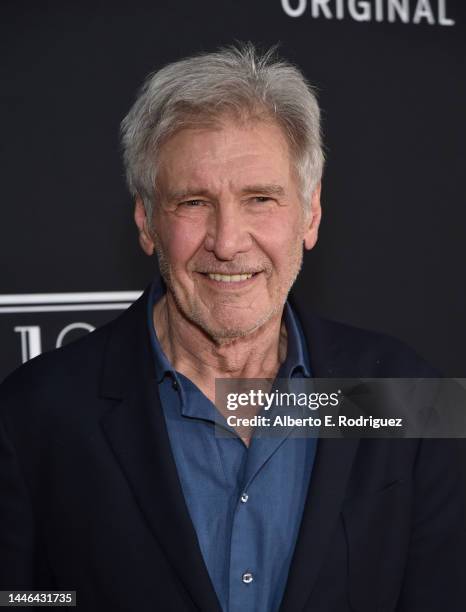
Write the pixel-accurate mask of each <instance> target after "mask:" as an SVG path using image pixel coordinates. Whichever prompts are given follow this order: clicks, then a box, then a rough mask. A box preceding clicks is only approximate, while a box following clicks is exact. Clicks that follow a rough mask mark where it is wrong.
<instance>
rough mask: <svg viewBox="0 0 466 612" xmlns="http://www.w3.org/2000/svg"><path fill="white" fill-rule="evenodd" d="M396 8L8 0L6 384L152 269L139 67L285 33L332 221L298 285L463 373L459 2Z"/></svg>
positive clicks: (1, 257) (379, 2)
mask: <svg viewBox="0 0 466 612" xmlns="http://www.w3.org/2000/svg"><path fill="white" fill-rule="evenodd" d="M389 4H392V5H393V2H392V1H391V0H373V1H368V2H362V1H359V2H358V1H356V2H355V1H352V2H351V0H344V1H342V0H340V1H338V0H329V1H328V2H327V3H325V2H320V3H319V2H315V1H312V0H308V1H307V2H306V1H303V0H294V1H293V0H289V1H288V2H282V1H281V0H256V1H254V2H252V1H251V0H236V1H233V0H222V1H219V0H217V1H213V0H203V1H196V2H193V1H192V0H171V1H160V0H159V1H154V0H153V1H152V2H146V1H142V0H133V2H131V3H130V2H129V1H128V2H111V3H110V2H108V3H105V2H98V1H94V2H92V3H88V2H86V1H80V2H66V1H63V0H62V1H61V2H55V1H53V2H37V1H31V2H20V1H17V0H15V1H14V2H13V1H11V2H5V1H3V3H2V5H1V8H0V11H1V20H0V21H1V26H0V27H1V31H0V41H1V45H2V60H3V61H2V64H3V67H2V69H1V70H2V91H1V100H0V102H1V114H0V116H1V122H2V126H1V130H2V131H1V135H2V137H1V149H2V160H1V172H2V202H1V214H0V219H1V222H0V249H1V253H0V262H1V270H2V272H1V275H0V340H1V346H2V350H1V354H0V379H1V378H2V377H3V376H4V375H5V374H7V373H8V372H9V371H11V370H12V369H13V368H14V367H16V366H17V365H19V363H20V362H21V360H22V359H23V358H25V356H27V353H28V351H27V346H25V344H24V342H25V339H26V337H27V340H28V342H29V349H31V347H32V349H31V350H30V352H32V353H34V352H38V350H46V349H50V348H53V346H55V344H56V342H57V337H58V336H59V335H60V332H61V331H63V330H64V329H65V330H67V329H68V330H69V333H68V334H66V341H68V340H70V339H72V338H73V337H75V335H76V334H79V333H84V330H83V326H82V325H81V326H80V327H79V328H78V329H74V328H73V325H74V323H76V322H78V323H84V324H86V325H88V326H89V325H92V326H96V325H99V324H101V323H103V322H104V321H105V320H107V319H109V318H110V317H113V316H115V314H117V312H118V309H121V308H123V307H125V305H126V304H127V303H129V302H130V301H131V299H133V298H134V297H135V295H136V293H135V292H137V291H138V290H141V289H143V288H144V287H145V285H146V284H147V283H148V281H149V280H150V278H151V277H152V276H153V274H154V270H155V262H154V261H153V260H149V259H146V258H145V256H143V254H142V252H140V251H139V248H138V246H137V241H136V232H135V229H134V227H133V222H132V206H131V201H130V198H129V196H128V194H127V192H126V189H125V185H124V180H123V171H122V166H121V162H120V153H119V143H118V125H119V122H120V120H121V118H122V117H123V116H124V114H125V113H126V112H127V110H128V108H129V106H130V104H131V103H132V100H133V99H134V96H135V92H136V90H137V88H138V86H139V85H140V83H141V81H142V80H143V78H144V77H145V75H146V74H147V73H148V72H150V71H152V70H154V69H157V68H158V67H161V66H162V65H163V64H164V63H166V62H168V61H173V60H175V59H178V58H181V57H183V56H185V55H187V54H190V53H192V52H195V51H200V50H213V49H215V48H216V47H217V46H219V45H224V44H229V43H231V42H233V41H234V40H235V39H236V40H252V41H253V42H255V43H257V44H260V45H262V46H264V47H267V46H269V45H271V44H275V43H277V42H279V43H280V44H281V52H282V54H283V55H284V56H285V57H287V58H288V59H290V60H292V61H295V62H296V63H298V64H299V65H300V66H301V67H302V68H303V70H304V72H305V73H306V75H307V76H308V78H309V79H310V81H311V82H312V83H314V84H315V85H316V86H317V88H318V90H319V99H320V102H321V106H322V109H323V119H324V133H325V142H326V152H327V160H328V161H327V167H326V171H325V177H324V184H323V210H324V219H323V225H322V230H321V234H320V240H319V243H318V246H317V247H316V248H315V249H314V250H313V251H312V252H311V253H309V254H307V255H306V259H305V268H304V271H303V273H302V275H301V278H300V280H299V281H298V287H297V290H298V291H300V292H302V293H304V294H305V295H306V296H307V298H308V300H309V303H310V305H311V306H312V307H313V308H314V309H315V310H316V311H317V312H320V313H321V314H323V315H325V316H328V317H331V318H335V319H338V320H341V321H345V322H349V323H352V324H355V325H359V326H363V327H367V328H372V329H376V330H381V331H385V332H388V333H390V334H392V335H395V336H397V337H399V338H401V339H403V340H404V341H405V342H407V343H409V344H410V345H412V346H413V347H414V348H415V349H417V351H418V352H419V353H421V354H422V355H424V356H425V357H427V358H428V359H429V360H430V361H431V362H432V363H433V364H434V365H435V366H437V367H438V368H440V369H442V370H443V371H444V372H445V373H446V374H448V375H450V376H466V363H465V358H464V346H465V345H466V325H465V312H466V284H465V272H464V268H465V261H466V257H465V256H466V245H465V227H466V223H465V222H466V212H465V202H464V197H463V192H464V189H463V184H464V183H463V182H464V177H465V174H466V156H465V142H466V129H465V122H464V113H465V109H466V83H465V75H466V71H465V61H464V60H465V49H466V38H465V31H464V26H465V23H466V20H465V16H466V15H465V13H466V11H465V8H466V7H465V5H464V4H465V3H464V2H462V0H457V1H456V2H455V1H454V0H443V1H439V2H438V1H437V0H430V2H429V1H428V0H424V1H423V2H418V1H417V0H409V1H408V0H404V2H402V3H400V2H398V4H399V5H400V4H402V5H403V6H405V8H406V9H407V11H408V13H409V18H408V19H407V21H408V23H404V22H402V21H401V20H400V19H399V18H397V19H396V20H395V21H394V22H389V21H388V13H387V7H388V5H389ZM319 5H325V6H326V11H324V9H323V8H321V9H320V10H319ZM337 6H339V7H342V8H343V11H344V17H343V18H342V19H337V18H336V16H337ZM376 6H377V7H378V10H379V11H382V13H383V17H382V21H376V12H375V8H376ZM287 7H288V9H293V8H294V9H296V12H301V13H302V14H301V15H300V16H296V17H292V16H290V15H289V14H287V11H286V10H285V9H286V8H287ZM416 7H417V21H419V23H413V21H415V20H416V19H415V15H416ZM429 9H431V10H429ZM369 10H370V11H371V15H370V19H369V20H367V19H366V21H361V20H359V21H358V20H357V19H361V15H363V16H364V15H366V17H367V16H368V12H369ZM289 12H292V11H291V10H288V13H289ZM329 12H330V14H331V16H332V18H329ZM378 14H379V13H378ZM378 14H377V15H378ZM355 15H356V17H355ZM429 21H433V22H434V23H429ZM452 21H454V24H452ZM442 22H443V23H442ZM129 291H131V292H132V293H125V294H107V293H105V294H101V292H129ZM66 292H79V295H78V296H76V295H71V296H70V295H62V294H64V293H66ZM83 292H86V293H87V292H100V293H99V295H97V294H92V295H82V293H83ZM37 294H41V295H39V296H38V295H37ZM43 294H46V295H43ZM48 294H53V295H48ZM51 303H53V304H55V305H56V304H61V306H59V307H58V308H57V307H56V306H53V305H52V306H51V307H50V304H51ZM89 303H91V304H93V305H94V306H86V304H89ZM44 304H46V306H44ZM63 304H65V306H64V307H62V306H63ZM66 304H67V305H66ZM95 304H97V306H95ZM109 304H110V305H109ZM31 305H32V306H31ZM96 308H98V310H97V309H96ZM69 325H71V326H72V327H68V326H69ZM84 327H85V326H84ZM26 328H27V329H28V331H25V330H26ZM21 329H22V330H23V331H21ZM62 336H63V334H62ZM22 337H23V344H22V343H21V338H22ZM38 337H39V338H40V346H39V348H38ZM26 344H27V342H26ZM34 347H35V350H33V349H34Z"/></svg>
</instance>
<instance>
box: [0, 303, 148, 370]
mask: <svg viewBox="0 0 466 612" xmlns="http://www.w3.org/2000/svg"><path fill="white" fill-rule="evenodd" d="M141 293H142V292H141V291H95V292H84V293H30V294H17V295H0V337H1V339H2V350H1V351H0V380H2V379H3V378H4V377H5V376H6V375H7V374H9V373H10V372H12V371H13V370H14V369H15V368H17V367H18V366H20V365H21V364H22V363H24V362H25V361H28V359H32V358H33V357H36V356H37V355H39V354H40V353H42V352H44V351H49V350H52V349H54V348H59V347H61V346H63V345H65V344H67V343H68V342H71V341H73V340H77V339H78V338H79V337H80V336H82V335H83V334H88V333H90V332H92V331H94V329H96V328H97V327H100V326H101V325H103V324H104V323H107V322H108V321H110V320H111V319H113V318H114V317H115V316H117V315H118V314H120V312H122V311H123V310H126V309H127V308H128V307H129V306H130V305H131V304H132V303H133V302H134V301H135V300H136V299H137V298H138V297H139V296H140V295H141Z"/></svg>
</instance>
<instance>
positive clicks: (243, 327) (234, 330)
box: [191, 308, 280, 344]
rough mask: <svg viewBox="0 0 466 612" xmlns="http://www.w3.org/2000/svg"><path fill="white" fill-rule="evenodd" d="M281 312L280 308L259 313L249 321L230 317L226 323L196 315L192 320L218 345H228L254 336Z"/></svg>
mask: <svg viewBox="0 0 466 612" xmlns="http://www.w3.org/2000/svg"><path fill="white" fill-rule="evenodd" d="M279 310H280V308H274V309H273V310H271V311H269V312H267V313H258V315H257V316H256V317H254V318H249V317H248V320H245V319H241V320H236V321H234V320H232V317H229V318H228V319H225V321H222V320H221V319H217V320H215V321H212V320H209V321H207V320H206V319H204V318H203V317H200V316H196V314H194V316H193V317H192V318H191V320H192V321H193V323H195V324H196V325H197V326H198V327H200V328H201V329H202V330H203V331H204V332H205V333H206V334H207V335H208V336H209V337H210V338H212V340H214V341H215V342H216V343H218V344H226V343H228V342H233V341H234V340H236V339H238V338H244V337H245V336H249V335H250V334H253V333H254V332H255V331H257V330H258V329H259V328H260V327H262V326H263V325H264V324H265V323H267V322H268V321H270V319H271V318H272V317H273V316H274V315H275V314H276V313H277V312H278V311H279Z"/></svg>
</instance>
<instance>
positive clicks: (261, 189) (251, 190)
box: [167, 184, 285, 202]
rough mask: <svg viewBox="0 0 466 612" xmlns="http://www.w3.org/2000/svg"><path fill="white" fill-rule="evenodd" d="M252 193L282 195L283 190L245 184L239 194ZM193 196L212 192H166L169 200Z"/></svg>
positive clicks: (205, 195) (204, 195)
mask: <svg viewBox="0 0 466 612" xmlns="http://www.w3.org/2000/svg"><path fill="white" fill-rule="evenodd" d="M252 193H260V194H263V195H275V196H283V195H284V194H285V190H284V188H283V187H282V186H281V185H274V184H271V185H260V184H257V185H246V186H245V187H243V188H242V189H241V194H243V195H248V194H252ZM195 197H206V198H208V197H212V193H211V192H210V191H209V190H208V189H189V188H187V189H180V190H179V191H171V192H170V193H168V194H167V199H168V201H169V202H173V201H174V200H184V199H186V198H195Z"/></svg>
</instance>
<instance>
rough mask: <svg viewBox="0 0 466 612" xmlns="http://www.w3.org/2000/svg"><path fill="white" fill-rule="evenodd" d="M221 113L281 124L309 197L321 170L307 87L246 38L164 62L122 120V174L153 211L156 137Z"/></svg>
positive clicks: (314, 107)
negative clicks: (226, 46)
mask: <svg viewBox="0 0 466 612" xmlns="http://www.w3.org/2000/svg"><path fill="white" fill-rule="evenodd" d="M225 113H230V114H234V115H235V116H237V117H238V118H243V119H247V118H250V117H261V116H263V115H265V117H266V118H271V119H273V120H275V121H276V122H277V124H278V125H280V126H281V128H282V129H283V131H284V134H285V136H286V138H287V140H288V143H289V146H290V150H291V152H292V155H293V160H294V163H295V169H296V171H297V176H298V179H299V181H300V191H301V195H302V198H303V202H305V203H307V204H309V202H310V198H311V195H312V192H313V191H314V189H315V187H316V185H317V184H318V183H319V181H320V179H321V177H322V170H323V165H324V155H323V151H322V140H321V128H320V111H319V106H318V103H317V99H316V96H315V93H314V90H313V88H312V87H311V86H310V85H309V83H308V82H307V81H306V79H305V77H304V76H303V74H302V73H301V71H300V70H299V69H298V68H296V67H295V66H293V65H292V64H290V63H289V62H287V61H285V60H282V59H279V58H277V57H276V53H275V49H274V48H272V49H270V50H268V51H267V52H265V53H262V54H261V53H260V52H258V51H257V50H256V49H255V48H254V46H253V44H252V43H245V44H244V43H243V44H239V45H238V46H235V47H228V48H223V49H220V50H219V51H217V52H215V53H204V54H201V55H196V56H193V57H188V58H186V59H182V60H180V61H177V62H174V63H172V64H168V65H167V66H165V67H164V68H162V69H161V70H159V71H158V72H155V73H153V74H151V75H149V77H148V78H147V79H146V81H145V83H144V84H143V86H142V88H141V90H140V92H139V95H138V97H137V99H136V102H135V103H134V105H133V106H132V108H131V109H130V111H129V113H128V114H127V115H126V117H125V118H124V119H123V121H122V123H121V140H122V145H123V160H124V164H125V170H126V179H127V183H128V187H129V190H130V192H131V194H132V196H133V197H136V196H137V195H139V196H140V197H141V198H142V200H143V202H144V206H145V208H146V213H147V215H148V218H149V220H151V219H152V212H153V205H154V202H155V200H156V196H157V185H156V174H157V159H158V154H159V152H160V148H161V145H162V144H163V143H164V142H165V141H166V140H167V139H168V138H169V137H170V136H172V135H173V134H174V133H175V132H177V131H179V130H180V129H183V128H186V127H192V126H193V125H199V124H200V123H206V124H209V123H210V124H212V122H215V120H216V119H219V118H220V117H221V116H222V115H224V114H225Z"/></svg>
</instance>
